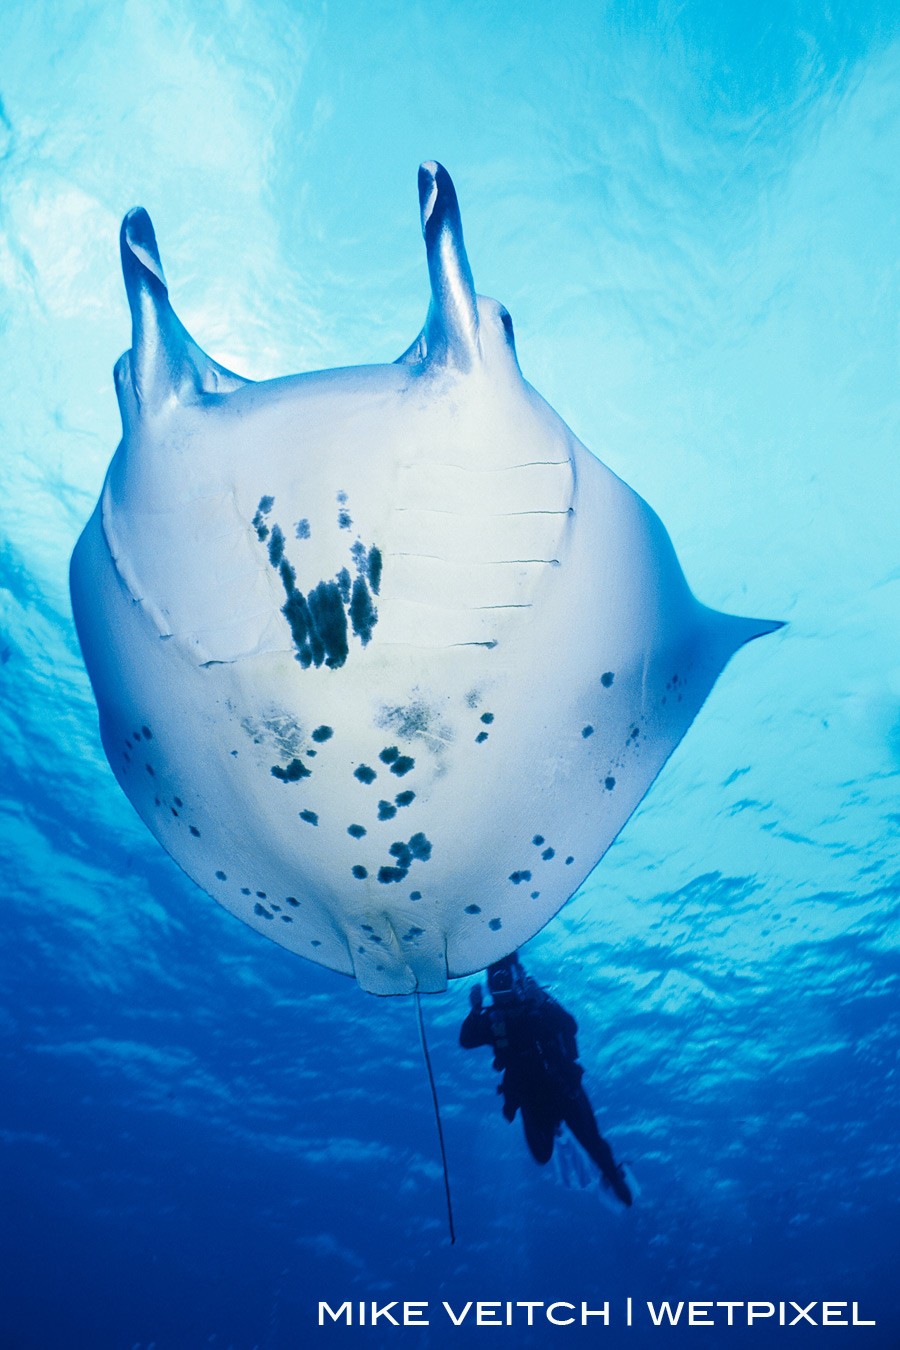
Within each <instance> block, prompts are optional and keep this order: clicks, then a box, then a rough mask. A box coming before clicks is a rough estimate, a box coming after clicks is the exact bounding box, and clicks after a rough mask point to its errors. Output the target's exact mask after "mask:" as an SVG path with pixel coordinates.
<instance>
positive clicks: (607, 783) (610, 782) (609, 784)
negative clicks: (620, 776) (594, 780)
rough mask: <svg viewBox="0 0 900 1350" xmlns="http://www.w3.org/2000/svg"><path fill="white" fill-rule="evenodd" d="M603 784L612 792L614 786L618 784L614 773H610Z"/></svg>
mask: <svg viewBox="0 0 900 1350" xmlns="http://www.w3.org/2000/svg"><path fill="white" fill-rule="evenodd" d="M603 786H604V787H605V788H606V790H607V792H612V790H613V788H614V787H615V786H616V780H615V779H614V778H613V776H612V774H610V775H609V777H608V778H604V780H603Z"/></svg>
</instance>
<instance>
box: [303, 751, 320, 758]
mask: <svg viewBox="0 0 900 1350" xmlns="http://www.w3.org/2000/svg"><path fill="white" fill-rule="evenodd" d="M318 753H319V752H318V750H307V752H306V754H307V756H308V758H309V759H315V757H316V755H317V754H318Z"/></svg>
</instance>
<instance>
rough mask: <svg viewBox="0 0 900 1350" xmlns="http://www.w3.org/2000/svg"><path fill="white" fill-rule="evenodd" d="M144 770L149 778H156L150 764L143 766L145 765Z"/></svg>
mask: <svg viewBox="0 0 900 1350" xmlns="http://www.w3.org/2000/svg"><path fill="white" fill-rule="evenodd" d="M144 768H145V769H146V770H147V772H148V773H149V775H150V777H151V778H155V777H156V774H155V773H154V772H153V765H152V764H145V765H144Z"/></svg>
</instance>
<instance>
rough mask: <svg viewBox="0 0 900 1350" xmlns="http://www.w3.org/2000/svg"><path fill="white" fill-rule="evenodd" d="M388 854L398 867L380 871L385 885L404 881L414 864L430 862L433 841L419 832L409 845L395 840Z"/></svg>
mask: <svg viewBox="0 0 900 1350" xmlns="http://www.w3.org/2000/svg"><path fill="white" fill-rule="evenodd" d="M388 853H390V855H391V857H392V858H396V860H397V865H396V866H395V867H380V868H379V869H378V880H379V881H380V882H382V884H383V885H387V884H389V883H390V882H392V881H403V879H404V878H405V877H406V875H407V873H408V872H409V869H410V867H412V865H413V862H416V861H418V862H428V860H429V858H430V857H431V841H430V840H429V839H427V838H426V837H425V835H424V834H423V833H422V832H421V830H419V831H418V832H417V833H416V834H414V835H413V836H412V838H411V839H410V840H409V841H408V843H404V842H403V840H402V839H395V840H394V842H393V844H391V846H390V848H389V849H388Z"/></svg>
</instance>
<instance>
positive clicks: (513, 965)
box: [487, 952, 527, 1007]
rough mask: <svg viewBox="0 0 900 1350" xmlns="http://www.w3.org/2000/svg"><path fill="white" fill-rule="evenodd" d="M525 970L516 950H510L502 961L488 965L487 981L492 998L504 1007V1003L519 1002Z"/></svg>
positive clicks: (523, 985)
mask: <svg viewBox="0 0 900 1350" xmlns="http://www.w3.org/2000/svg"><path fill="white" fill-rule="evenodd" d="M526 978H527V977H526V975H525V971H524V970H523V968H522V965H521V962H520V961H519V957H518V954H517V953H516V952H510V954H509V956H504V958H503V960H502V961H495V962H494V964H493V965H492V966H488V973H487V983H488V989H489V991H490V995H491V998H492V999H493V1000H494V1002H495V1003H497V1004H499V1005H500V1007H503V1005H504V1004H509V1003H518V1002H519V1001H520V999H521V997H522V994H523V991H524V987H525V980H526Z"/></svg>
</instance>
